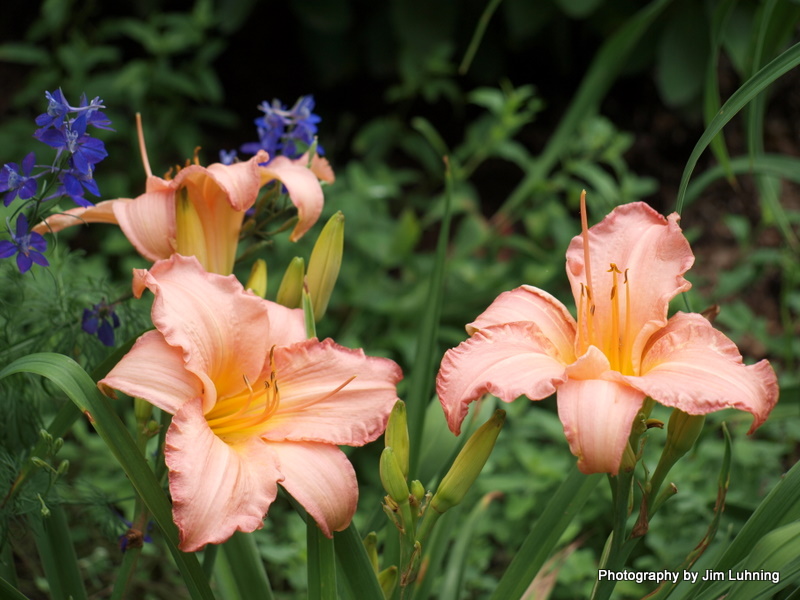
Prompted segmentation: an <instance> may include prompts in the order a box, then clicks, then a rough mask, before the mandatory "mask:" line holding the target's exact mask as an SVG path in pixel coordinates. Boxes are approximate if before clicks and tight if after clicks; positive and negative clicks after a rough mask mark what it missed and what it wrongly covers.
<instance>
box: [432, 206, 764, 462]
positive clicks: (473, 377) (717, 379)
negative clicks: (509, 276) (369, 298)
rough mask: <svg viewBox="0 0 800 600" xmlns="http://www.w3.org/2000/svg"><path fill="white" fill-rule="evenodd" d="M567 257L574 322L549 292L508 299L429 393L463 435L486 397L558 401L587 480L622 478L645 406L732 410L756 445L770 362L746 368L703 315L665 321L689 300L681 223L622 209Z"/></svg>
mask: <svg viewBox="0 0 800 600" xmlns="http://www.w3.org/2000/svg"><path fill="white" fill-rule="evenodd" d="M581 213H582V222H583V232H582V234H581V235H579V236H576V237H575V238H573V240H572V242H571V243H570V245H569V248H568V249H567V275H568V277H569V281H570V284H571V287H572V293H573V295H574V297H575V304H576V306H577V312H578V319H577V321H576V320H575V319H573V317H572V315H571V314H570V313H569V311H568V310H567V308H566V307H565V306H564V305H563V304H562V303H561V302H559V301H558V300H557V299H555V298H554V297H553V296H551V295H550V294H548V293H547V292H545V291H543V290H540V289H537V288H535V287H531V286H527V285H524V286H522V287H519V288H517V289H515V290H512V291H509V292H505V293H503V294H501V295H500V296H498V298H497V299H496V300H495V301H494V302H493V303H492V304H491V305H490V306H489V308H488V309H487V310H486V311H485V312H484V313H483V314H481V315H480V316H479V317H478V318H477V319H476V320H475V321H474V322H473V323H470V324H469V325H467V332H468V333H469V334H470V335H471V337H470V338H469V339H468V340H466V341H465V342H463V343H461V344H460V345H459V346H458V347H456V348H453V349H451V350H448V351H447V353H446V354H445V356H444V359H443V360H442V364H441V369H440V371H439V375H438V377H437V391H438V393H439V398H440V400H441V403H442V406H443V408H444V412H445V414H446V416H447V421H448V424H449V426H450V429H451V430H452V431H453V432H454V433H456V434H457V433H459V431H460V429H461V422H462V421H463V420H464V417H465V416H466V414H467V410H468V405H469V403H470V402H473V401H474V400H477V399H479V398H481V397H482V396H483V395H484V394H487V393H489V394H493V395H495V396H497V397H498V398H500V399H501V400H503V401H505V402H511V401H512V400H514V399H515V398H517V397H518V396H521V395H525V396H527V397H528V398H530V399H531V400H541V399H543V398H546V397H547V396H550V395H551V394H553V393H554V392H556V393H557V404H558V415H559V418H560V419H561V423H562V424H563V425H564V432H565V433H566V437H567V441H568V442H569V445H570V450H571V451H572V453H573V454H574V455H575V456H577V457H578V466H579V468H580V469H581V470H582V471H583V472H584V473H612V474H616V473H618V472H619V468H620V463H621V460H622V455H623V452H624V451H625V449H626V447H627V446H628V438H629V436H630V434H631V427H632V424H633V421H634V419H635V418H636V416H637V414H638V413H639V411H640V409H641V408H642V405H643V402H644V399H645V397H648V396H649V397H650V398H652V399H653V400H655V401H657V402H660V403H661V404H664V405H666V406H672V407H675V408H678V409H680V410H682V411H683V412H685V413H689V414H693V415H699V414H706V413H709V412H712V411H716V410H721V409H723V408H738V409H741V410H745V411H748V412H750V413H751V414H752V415H753V418H754V420H753V424H752V427H751V428H750V433H752V432H753V431H754V430H755V429H756V428H757V427H758V426H760V425H761V424H762V423H763V422H764V420H765V419H766V418H767V416H768V415H769V413H770V411H771V410H772V408H773V406H775V403H776V402H777V400H778V383H777V379H776V376H775V372H774V371H773V369H772V367H771V366H770V364H769V362H767V361H766V360H762V361H761V362H759V363H757V364H755V365H752V366H745V365H744V364H743V361H742V357H741V355H740V354H739V351H738V350H737V348H736V346H735V344H734V343H733V342H732V341H731V340H729V339H728V338H727V337H725V336H724V335H723V334H722V333H720V332H719V331H717V330H716V329H714V328H713V327H712V325H711V324H710V323H709V322H708V321H707V320H706V319H704V318H703V317H702V316H701V315H699V314H695V313H680V312H679V313H677V314H675V315H674V316H672V317H671V318H670V319H667V311H668V307H669V301H670V300H671V299H672V298H673V297H675V296H676V295H677V294H679V293H681V292H683V291H686V290H688V289H689V288H690V287H691V284H690V283H689V282H688V281H686V280H685V279H684V278H683V274H684V273H685V272H686V271H687V270H688V269H689V267H691V265H692V263H693V262H694V255H693V254H692V251H691V249H690V248H689V243H688V242H687V240H686V238H685V237H684V236H683V233H682V232H681V229H680V227H679V226H678V219H679V217H678V215H677V214H672V215H670V216H669V217H668V218H666V219H665V218H664V217H663V216H661V215H660V214H658V213H657V212H655V211H654V210H653V209H652V208H650V207H649V206H647V205H646V204H644V203H641V202H639V203H633V204H626V205H623V206H619V207H617V208H616V209H614V211H612V212H611V213H610V214H609V215H608V216H607V217H606V218H605V219H603V221H602V222H600V223H598V224H597V225H595V226H594V227H592V228H591V229H589V228H588V226H587V223H586V209H585V199H584V197H582V198H581Z"/></svg>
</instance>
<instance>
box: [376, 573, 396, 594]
mask: <svg viewBox="0 0 800 600" xmlns="http://www.w3.org/2000/svg"><path fill="white" fill-rule="evenodd" d="M397 579H398V574H397V567H395V566H394V565H392V566H391V567H387V568H385V569H384V570H383V571H381V572H380V573H378V584H379V585H380V586H381V590H382V591H383V597H384V598H391V597H392V596H393V595H394V589H395V588H396V587H397Z"/></svg>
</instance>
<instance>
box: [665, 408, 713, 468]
mask: <svg viewBox="0 0 800 600" xmlns="http://www.w3.org/2000/svg"><path fill="white" fill-rule="evenodd" d="M705 422H706V416H705V415H690V414H687V413H685V412H683V411H681V410H678V409H677V408H674V409H673V410H672V414H671V415H670V416H669V422H668V423H667V443H666V446H665V448H664V453H665V454H666V453H667V452H669V453H671V454H672V456H673V459H674V460H675V461H677V460H678V459H679V458H681V457H682V456H683V455H684V454H686V453H687V452H688V451H689V450H691V449H692V446H694V443H695V442H696V441H697V438H699V437H700V433H701V432H702V431H703V425H704V424H705Z"/></svg>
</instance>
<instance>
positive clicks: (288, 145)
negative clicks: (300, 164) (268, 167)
mask: <svg viewBox="0 0 800 600" xmlns="http://www.w3.org/2000/svg"><path fill="white" fill-rule="evenodd" d="M258 108H259V110H261V111H262V112H263V113H264V116H263V117H259V118H257V119H256V120H255V124H256V130H257V132H258V141H257V142H250V143H247V144H243V145H242V146H241V151H242V152H243V153H245V154H256V153H257V152H258V151H259V150H266V151H267V152H268V153H269V155H270V158H274V157H275V156H278V155H283V156H286V157H288V158H298V157H299V156H301V155H302V154H303V153H304V152H306V151H307V150H308V148H309V147H310V146H311V145H312V144H313V143H314V137H315V136H316V135H317V124H318V123H319V122H320V121H321V120H322V119H321V118H320V117H319V115H316V114H314V113H313V112H312V111H313V110H314V96H311V95H308V96H301V97H300V98H298V99H297V102H295V103H294V106H292V108H287V107H286V105H284V104H283V103H282V102H281V101H280V100H277V99H274V100H273V101H272V102H271V103H270V102H267V101H264V102H262V103H261V105H260V106H259V107H258ZM317 154H320V155H322V154H324V150H323V149H322V148H321V147H319V146H317Z"/></svg>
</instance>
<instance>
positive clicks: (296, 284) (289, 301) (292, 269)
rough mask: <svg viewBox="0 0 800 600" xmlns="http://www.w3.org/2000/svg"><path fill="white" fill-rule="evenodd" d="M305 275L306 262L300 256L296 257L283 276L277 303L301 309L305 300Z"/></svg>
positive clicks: (276, 299)
mask: <svg viewBox="0 0 800 600" xmlns="http://www.w3.org/2000/svg"><path fill="white" fill-rule="evenodd" d="M305 273H306V266H305V261H303V259H302V258H300V257H299V256H295V257H294V258H293V259H292V261H291V262H290V263H289V266H288V267H287V268H286V272H285V273H284V274H283V279H281V285H280V287H279V288H278V295H277V296H276V297H275V302H277V303H278V304H282V305H283V306H285V307H287V308H299V306H300V302H301V301H302V299H303V277H304V276H305Z"/></svg>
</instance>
